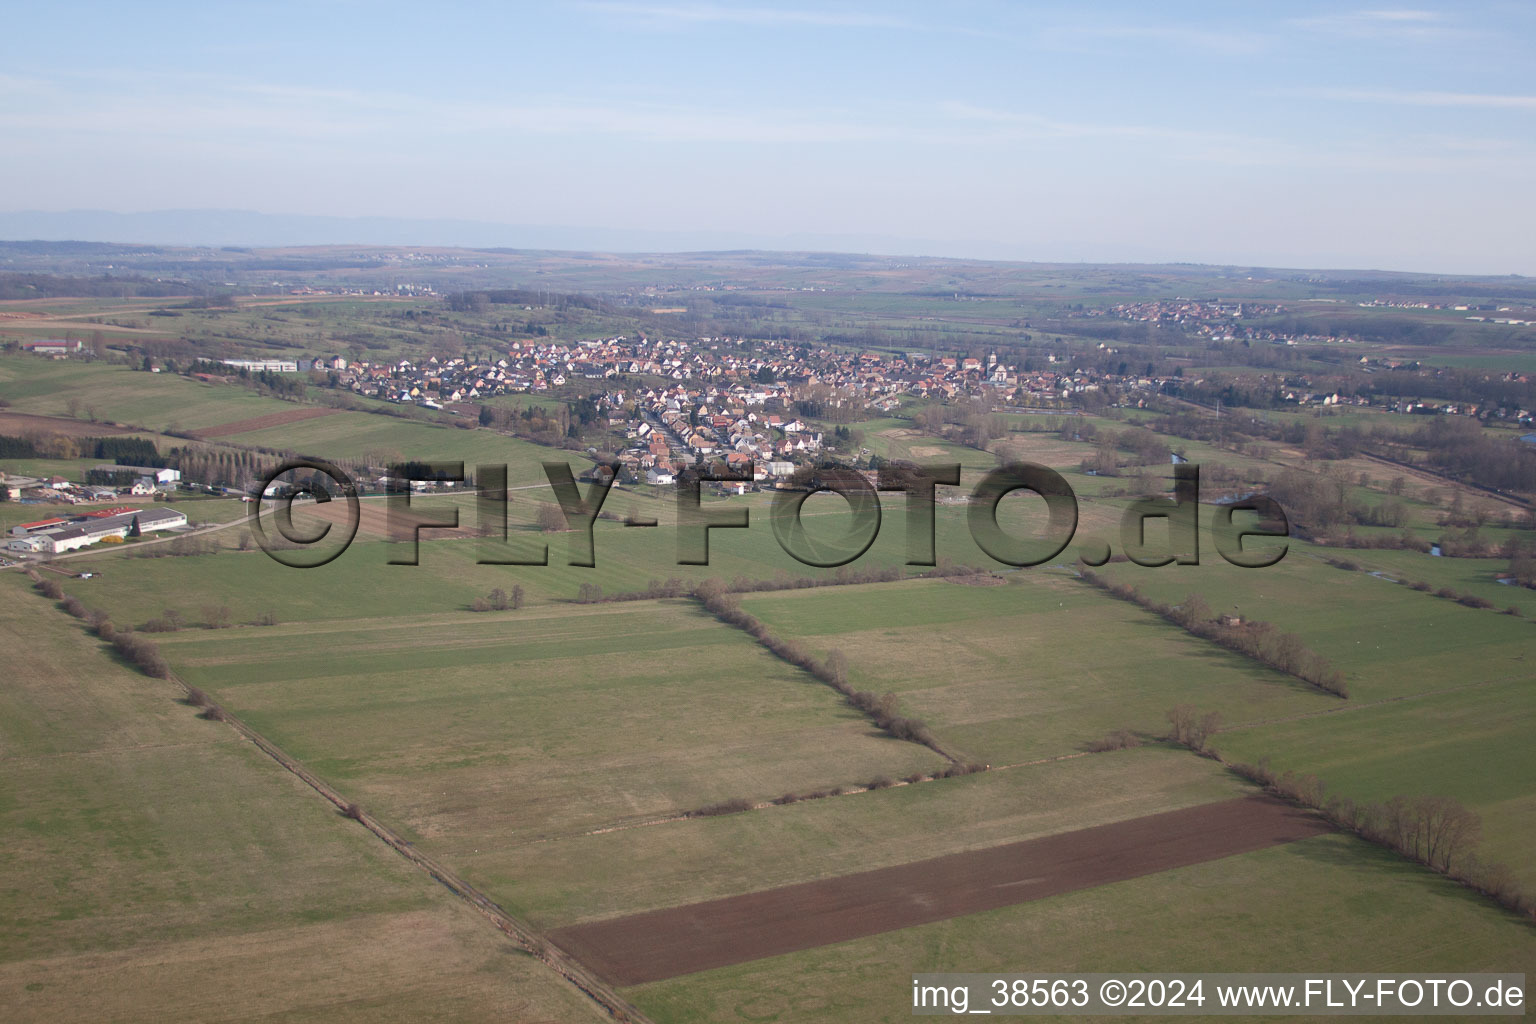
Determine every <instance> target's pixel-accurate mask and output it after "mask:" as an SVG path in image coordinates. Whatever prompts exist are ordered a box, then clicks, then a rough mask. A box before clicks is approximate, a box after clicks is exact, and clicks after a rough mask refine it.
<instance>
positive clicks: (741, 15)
mask: <svg viewBox="0 0 1536 1024" xmlns="http://www.w3.org/2000/svg"><path fill="white" fill-rule="evenodd" d="M582 6H583V7H585V8H587V9H588V10H592V11H598V12H601V13H604V14H610V15H616V16H619V17H622V18H628V19H633V20H637V21H642V22H647V23H650V24H653V25H658V26H668V25H670V26H682V25H710V24H713V25H750V26H755V27H773V26H805V27H812V28H899V29H918V28H921V27H922V26H920V25H918V24H917V23H915V22H912V21H908V20H907V19H905V18H895V17H891V16H889V15H883V14H870V13H866V12H862V11H836V10H825V11H816V10H804V9H795V8H788V7H782V8H781V7H732V6H726V5H722V4H636V3H621V2H614V3H606V2H595V3H586V4H582Z"/></svg>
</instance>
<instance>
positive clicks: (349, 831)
mask: <svg viewBox="0 0 1536 1024" xmlns="http://www.w3.org/2000/svg"><path fill="white" fill-rule="evenodd" d="M24 582H25V580H23V579H21V578H19V577H14V576H12V577H7V578H6V579H4V580H3V581H0V585H3V593H0V634H3V636H4V641H5V646H6V649H7V651H8V652H9V655H8V657H9V662H10V666H11V670H12V674H10V675H9V676H8V679H9V682H8V683H7V686H6V687H5V689H4V691H3V693H0V762H3V764H4V770H3V771H0V834H4V835H5V837H6V840H5V843H4V848H3V851H0V863H3V865H4V871H3V876H4V881H3V882H0V916H3V918H4V920H5V922H6V926H5V928H4V929H3V930H0V1000H3V1001H4V1003H5V1006H6V1019H7V1020H11V1021H17V1022H22V1021H38V1022H42V1021H58V1020H62V1019H87V1018H89V1019H112V1020H121V1021H146V1022H150V1021H154V1022H159V1021H202V1020H209V1019H213V1018H214V1017H217V1019H220V1020H231V1021H234V1020H252V1021H255V1020H272V1019H275V1018H282V1019H287V1020H322V1019H325V1020H373V1021H378V1020H402V1021H404V1020H420V1019H425V1018H429V1017H441V1016H448V1017H459V1018H466V1019H467V1018H478V1019H486V1018H489V1017H493V1016H510V1017H513V1018H517V1019H524V1020H535V1019H560V1020H593V1021H596V1020H598V1019H600V1016H599V1015H598V1014H597V1013H596V1012H595V1011H594V1010H593V1009H592V1008H591V1005H590V1004H589V1003H587V1002H586V1001H585V1000H583V999H582V998H581V997H579V996H578V995H577V994H576V993H575V992H574V990H572V989H571V988H569V986H567V985H566V984H565V983H564V982H562V981H561V980H560V979H559V978H557V977H556V976H555V975H554V974H553V973H552V972H549V971H548V970H547V969H545V968H544V967H543V966H542V965H540V964H539V963H538V962H537V961H535V960H533V959H532V958H531V957H528V956H526V955H521V954H518V953H516V952H515V951H513V950H512V949H510V948H509V946H508V945H507V943H506V942H505V940H503V939H501V938H499V937H498V936H497V935H496V934H495V933H494V932H493V931H491V930H489V929H488V928H486V926H485V925H484V923H483V922H482V921H481V920H480V919H479V918H478V916H477V915H475V914H474V913H473V912H472V911H470V910H469V909H468V908H466V907H464V906H462V905H461V904H459V903H458V902H457V901H456V900H454V899H453V898H452V897H451V896H449V895H448V894H447V893H446V892H445V891H444V890H443V889H441V888H440V887H438V886H436V885H434V884H433V883H432V882H431V880H430V879H428V878H427V877H426V876H425V875H422V874H420V873H418V872H416V871H414V870H413V869H411V868H409V867H408V866H407V865H406V864H405V862H404V861H402V860H400V859H399V858H398V857H396V856H395V855H394V854H392V853H390V852H389V851H388V850H387V849H385V848H384V847H383V846H382V845H381V844H379V843H378V842H377V841H376V840H374V839H373V838H372V837H371V836H369V835H368V834H367V833H365V832H363V831H362V830H361V829H359V828H357V827H356V826H355V825H353V824H352V823H351V822H348V821H346V820H345V819H343V818H341V817H340V816H339V815H337V814H336V813H335V810H334V808H331V807H330V805H328V804H325V803H324V802H323V801H321V800H319V799H317V798H316V797H315V795H314V794H313V793H312V792H311V791H310V790H308V789H306V788H304V787H303V786H302V785H300V784H298V783H297V782H296V781H295V780H294V779H293V778H292V777H291V776H287V775H285V774H284V773H282V772H281V771H280V770H274V769H275V766H274V765H273V763H272V762H271V761H270V760H269V759H267V758H266V757H265V756H264V755H262V754H260V753H259V752H257V751H256V750H255V749H254V748H253V747H251V746H250V745H249V744H247V743H245V742H243V741H241V740H240V739H239V738H238V737H237V736H236V734H235V733H233V732H232V731H230V730H229V729H228V728H227V727H225V726H223V725H220V724H218V723H216V722H208V721H202V720H199V719H198V718H197V717H196V715H195V713H194V712H195V709H194V708H191V707H187V706H185V705H184V704H182V703H179V702H178V701H177V700H176V699H175V697H176V695H177V694H178V693H180V688H179V687H177V686H175V685H174V684H171V683H168V682H164V681H161V680H153V679H146V678H145V677H143V676H141V675H139V674H138V673H137V672H135V671H133V670H131V669H128V668H126V667H124V666H123V665H121V664H119V663H118V662H117V661H116V659H115V658H113V657H112V655H111V654H110V653H109V652H108V650H107V649H106V648H105V646H104V645H102V644H100V643H99V642H97V641H95V640H93V639H91V638H89V637H88V636H87V635H86V634H85V633H84V631H83V630H82V629H81V628H80V626H79V624H78V623H77V622H75V621H74V620H72V619H69V618H66V617H65V616H63V615H61V614H60V613H59V612H57V611H55V610H54V609H53V608H52V607H51V606H50V604H49V603H47V602H45V601H43V600H41V599H39V598H37V597H34V596H32V595H30V594H27V593H24V592H23V588H22V587H21V586H20V585H18V584H20V583H24Z"/></svg>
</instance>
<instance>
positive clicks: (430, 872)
mask: <svg viewBox="0 0 1536 1024" xmlns="http://www.w3.org/2000/svg"><path fill="white" fill-rule="evenodd" d="M170 678H171V679H172V680H173V681H174V682H175V683H176V684H177V685H179V686H180V687H181V688H182V689H183V690H185V691H186V692H187V693H188V695H189V696H190V694H191V692H192V690H193V687H192V686H190V685H188V683H187V682H186V681H185V680H184V679H182V678H181V677H180V676H179V675H177V674H176V673H174V672H172V673H171V676H170ZM210 710H215V711H216V712H217V714H218V719H219V720H220V721H223V722H225V723H226V724H228V725H229V727H230V728H232V729H233V730H234V731H235V732H237V733H239V734H240V735H241V736H242V737H244V738H245V739H246V740H248V741H249V742H250V743H251V744H252V745H254V746H255V747H256V748H257V749H258V750H260V751H261V752H262V753H264V754H266V755H267V756H268V757H270V758H271V759H272V760H274V761H276V762H277V763H278V764H279V765H281V766H282V767H283V768H285V769H287V770H288V771H289V772H290V773H291V774H293V775H294V776H295V777H297V778H298V779H299V781H301V782H303V783H304V784H305V785H306V786H308V787H309V788H311V789H313V790H314V791H315V792H316V793H318V794H320V796H322V797H324V798H325V799H326V800H328V801H330V803H331V804H333V805H334V806H335V807H336V809H337V810H338V811H339V812H341V813H342V814H345V815H346V816H347V817H350V818H352V819H353V820H355V821H356V822H357V823H358V824H360V825H362V826H363V827H364V828H366V829H367V830H368V831H369V832H372V833H373V834H374V836H376V837H377V838H378V839H380V840H381V841H383V842H384V844H385V845H387V846H389V847H390V848H391V849H392V850H394V851H395V852H396V853H397V854H399V855H400V856H401V857H403V858H405V859H406V860H407V861H409V862H410V863H411V864H413V865H415V866H416V867H417V868H419V869H420V870H421V871H423V872H424V873H425V874H426V875H427V876H428V877H430V878H431V879H432V880H433V881H435V882H437V883H438V884H440V885H442V886H443V887H444V888H445V889H447V890H448V891H449V892H451V893H453V894H454V895H455V896H457V897H459V899H461V900H462V901H463V902H465V903H467V904H469V906H471V907H473V908H474V909H475V910H477V911H479V913H480V914H481V916H483V917H485V918H486V919H487V920H488V921H490V923H491V924H492V925H493V926H495V928H496V929H497V930H498V931H500V932H501V933H502V934H504V935H506V936H507V937H508V938H510V939H512V940H513V941H514V942H516V943H517V944H518V945H519V946H521V947H522V948H523V949H525V950H527V951H528V953H530V954H531V955H532V956H533V957H534V958H535V959H537V960H539V961H540V962H541V963H543V964H544V965H545V966H546V967H548V968H550V969H551V970H552V971H554V972H555V973H556V974H558V975H560V976H561V977H562V978H564V979H565V980H566V981H567V982H569V983H570V984H571V985H573V986H575V987H576V988H577V989H579V990H580V991H581V992H582V994H584V995H586V996H587V997H588V998H589V999H591V1000H592V1001H593V1002H595V1003H597V1004H598V1006H600V1007H601V1008H602V1009H603V1010H604V1011H605V1012H606V1013H607V1014H608V1015H609V1016H610V1017H612V1018H613V1019H614V1020H616V1021H621V1022H623V1024H654V1022H653V1021H652V1020H651V1019H650V1018H649V1017H647V1016H646V1015H645V1014H643V1013H641V1012H640V1010H639V1008H638V1007H636V1006H634V1005H633V1004H631V1003H630V1002H629V1001H628V1000H626V999H625V998H624V997H623V996H621V995H619V994H618V992H617V991H615V990H614V989H613V988H612V986H610V985H608V984H607V983H606V982H604V981H603V980H602V979H601V978H599V977H598V976H597V975H596V974H595V973H593V972H592V971H591V970H590V969H588V968H587V966H586V965H585V964H583V963H581V962H580V961H579V960H577V959H575V958H574V957H572V956H570V955H569V954H568V953H566V952H564V951H563V950H561V949H559V948H558V947H556V946H554V945H552V944H551V943H550V942H549V940H547V939H546V938H544V936H542V935H541V934H539V933H538V932H537V931H535V930H534V929H533V927H532V926H530V925H528V924H527V923H525V922H523V921H521V920H519V919H518V918H516V917H514V916H512V915H511V914H510V913H508V912H507V911H506V910H505V909H504V908H502V907H501V905H500V904H498V903H496V902H495V901H494V900H492V899H491V898H490V897H489V896H487V895H486V894H485V893H483V892H481V891H480V890H479V889H477V888H475V887H474V886H473V885H471V884H470V883H469V882H466V881H465V880H464V879H463V878H461V877H459V876H458V875H457V874H456V873H454V872H453V871H452V870H451V869H449V868H448V867H447V866H446V865H444V864H443V863H442V862H441V861H439V860H437V859H436V858H435V857H432V856H430V855H428V854H425V853H422V852H421V851H420V850H417V849H416V847H415V845H414V844H412V843H411V842H410V841H409V840H408V839H405V838H404V837H402V836H401V835H400V834H399V833H397V832H395V831H394V830H393V829H391V828H390V827H389V826H387V825H385V824H384V823H382V822H381V821H379V819H378V818H376V817H375V816H374V815H372V814H369V813H368V812H366V811H363V810H361V809H358V810H356V811H355V812H353V811H352V810H351V809H353V808H355V807H356V805H355V804H353V803H352V802H351V801H349V800H347V799H346V798H345V797H343V796H342V795H341V794H340V793H339V792H337V791H336V790H335V789H333V788H332V787H331V786H329V785H328V784H327V783H325V782H324V781H322V780H321V779H320V778H319V777H318V776H316V775H315V774H314V773H313V772H311V771H309V769H307V768H305V767H304V766H303V765H302V764H301V763H299V762H298V761H296V760H295V759H294V758H292V757H290V756H289V755H288V754H287V753H286V752H284V751H283V749H282V748H281V747H279V746H278V745H277V744H275V743H273V742H272V741H271V740H269V739H267V738H266V737H265V736H263V735H262V734H261V733H259V732H257V731H256V730H255V729H253V728H252V727H251V726H249V725H247V724H246V723H245V722H243V721H241V720H240V719H239V718H238V717H236V716H235V715H232V714H230V713H229V711H227V710H226V709H225V708H224V707H223V706H222V705H218V704H214V705H212V707H211V709H210Z"/></svg>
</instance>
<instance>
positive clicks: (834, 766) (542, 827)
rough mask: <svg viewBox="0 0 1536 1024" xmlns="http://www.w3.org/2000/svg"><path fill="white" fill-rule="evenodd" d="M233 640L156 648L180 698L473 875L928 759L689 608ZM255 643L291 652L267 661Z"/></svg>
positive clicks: (458, 620) (208, 638)
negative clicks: (501, 863)
mask: <svg viewBox="0 0 1536 1024" xmlns="http://www.w3.org/2000/svg"><path fill="white" fill-rule="evenodd" d="M242 632H243V633H244V635H241V636H239V637H232V636H228V635H223V634H219V633H214V634H206V633H201V632H200V631H191V632H183V633H179V634H176V635H175V636H174V637H172V638H170V639H168V640H167V641H166V642H165V643H164V644H163V646H164V649H165V651H166V653H167V655H168V657H170V658H171V659H172V661H173V662H174V663H175V664H176V665H177V667H178V671H179V672H180V673H181V674H182V676H183V677H184V678H185V679H186V680H187V681H188V682H190V683H192V684H194V685H197V686H200V687H202V688H204V689H206V690H208V691H209V692H210V693H212V694H214V695H215V697H216V698H217V699H218V700H220V701H221V702H222V703H224V704H226V705H227V706H228V707H230V708H231V709H232V710H233V711H235V713H236V714H238V715H239V716H240V717H241V718H242V719H244V720H246V721H247V722H249V723H250V724H251V725H252V726H254V727H255V728H256V729H258V730H259V731H261V732H263V733H264V734H266V735H268V736H269V737H270V738H271V739H273V741H274V742H276V743H277V744H278V745H279V746H281V747H283V748H284V749H285V750H287V751H288V752H289V753H291V754H292V755H294V756H296V757H298V758H299V759H301V760H302V761H304V762H305V763H306V764H308V765H310V767H311V768H313V769H314V770H315V771H316V772H318V773H319V774H321V775H322V776H323V777H324V778H326V779H328V780H329V781H331V782H333V783H334V784H335V785H337V786H338V787H340V788H341V789H343V790H346V791H347V792H349V793H352V794H354V795H355V798H356V799H357V800H358V801H359V802H361V803H363V804H364V805H365V806H368V807H369V808H371V809H373V810H375V811H377V812H378V813H379V814H381V815H382V816H384V817H385V819H386V820H390V821H392V822H394V823H395V824H396V826H397V827H398V828H400V829H401V830H403V831H405V832H406V833H407V834H408V835H410V836H411V837H413V838H415V839H418V840H419V841H420V842H422V844H423V845H424V846H426V847H429V848H433V849H441V850H442V851H444V853H445V854H447V855H449V856H453V857H460V856H462V857H463V858H465V859H466V860H467V861H469V862H471V863H474V862H476V860H477V859H476V858H475V857H474V856H473V854H474V853H475V852H480V851H483V854H484V855H485V856H489V857H494V856H495V854H496V851H498V850H501V849H505V848H507V847H508V846H515V845H521V844H524V843H528V842H535V841H538V840H540V839H543V838H548V837H550V836H554V835H563V834H567V833H573V832H575V833H580V832H582V831H587V830H592V829H597V828H602V827H605V826H611V825H614V824H618V823H621V822H625V821H635V820H645V819H648V818H655V817H666V816H674V815H678V814H681V813H684V812H687V811H690V810H693V809H695V808H698V807H701V806H704V805H706V804H710V803H715V802H717V801H721V800H725V799H730V798H740V797H745V798H748V799H752V800H761V801H766V800H769V799H771V798H773V797H775V796H777V795H779V794H780V793H782V792H784V791H785V790H793V789H804V788H809V787H813V786H816V785H820V784H824V783H825V782H826V781H828V780H834V781H839V782H848V783H854V782H860V781H863V780H866V779H870V778H873V777H875V776H878V775H882V774H883V775H887V776H892V777H898V776H901V775H904V774H907V773H909V772H912V771H914V770H919V769H932V768H936V767H938V766H940V765H942V763H943V762H942V761H941V760H940V759H939V758H938V757H937V755H935V754H933V752H932V751H929V750H927V749H926V748H924V747H921V746H919V745H917V744H912V743H902V742H899V741H896V740H893V739H890V738H889V737H886V736H883V735H881V734H879V733H877V732H876V731H874V730H873V729H872V728H871V727H870V726H869V724H868V722H867V721H866V720H865V719H864V718H863V716H861V715H859V714H858V713H857V712H855V711H854V710H853V709H852V708H847V707H844V706H842V705H841V704H840V702H839V700H838V699H837V696H836V694H834V693H833V692H832V691H831V690H829V689H828V688H827V687H825V686H822V685H821V684H819V683H817V682H815V681H814V680H812V679H811V678H810V677H808V676H806V675H804V674H803V673H800V672H798V671H796V670H795V669H793V668H790V667H789V666H786V665H783V664H782V663H779V662H777V661H776V659H774V658H773V657H772V656H771V655H769V654H768V653H767V652H765V651H762V650H761V649H760V648H758V647H757V646H756V645H755V644H753V643H751V641H750V640H748V639H747V638H746V637H743V636H742V635H740V634H739V633H736V632H735V631H733V630H729V629H726V628H724V627H722V626H720V625H719V624H718V623H716V622H714V620H713V619H712V618H710V617H708V616H706V615H704V614H702V613H701V612H700V611H699V610H698V609H697V607H696V606H694V605H693V604H692V603H685V602H677V603H670V602H664V603H649V602H648V603H644V604H638V605H607V606H598V607H597V608H594V609H583V610H579V611H576V610H571V609H560V610H554V609H550V610H543V611H538V612H527V613H507V614H497V613H492V614H486V615H473V614H470V615H464V614H459V615H433V616H419V617H411V616H396V617H393V618H392V619H390V620H388V621H387V622H383V623H372V622H367V621H356V620H351V621H339V622H335V623H333V624H330V625H329V626H328V627H326V628H317V627H316V626H314V625H310V624H302V625H298V626H295V627H284V626H279V627H275V628H270V629H254V630H249V631H242ZM273 644H280V645H282V646H284V647H289V648H291V649H292V650H294V651H295V653H296V655H297V656H296V657H294V658H293V659H291V660H289V661H287V662H285V663H282V664H277V665H274V664H273V663H272V661H271V659H270V655H269V652H270V651H271V649H272V645H273ZM301 652H302V653H301ZM491 808H494V809H495V810H494V812H491V811H490V809H491Z"/></svg>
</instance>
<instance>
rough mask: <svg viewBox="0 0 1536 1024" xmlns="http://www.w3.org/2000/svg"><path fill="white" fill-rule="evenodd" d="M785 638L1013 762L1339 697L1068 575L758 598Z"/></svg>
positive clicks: (946, 733) (978, 749)
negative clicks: (1176, 718) (1116, 733)
mask: <svg viewBox="0 0 1536 1024" xmlns="http://www.w3.org/2000/svg"><path fill="white" fill-rule="evenodd" d="M744 606H745V607H746V608H747V610H748V611H750V612H752V614H754V615H756V616H758V617H759V618H761V619H763V620H764V621H765V622H767V623H768V624H769V625H770V626H772V627H773V628H774V629H775V630H777V631H780V632H782V633H785V634H787V635H791V636H798V637H804V638H806V639H807V641H808V642H809V643H810V644H811V645H812V646H813V647H815V648H817V649H820V650H830V649H833V648H836V649H838V650H841V651H842V652H843V653H844V654H846V655H847V657H848V659H849V661H850V663H851V664H852V666H853V667H852V672H851V678H852V681H853V682H854V684H855V685H857V686H859V687H861V688H865V689H871V690H875V691H877V692H883V691H885V690H892V691H894V692H895V693H897V694H898V695H899V696H901V697H902V699H903V701H904V703H905V705H906V706H907V707H908V708H910V709H911V712H912V713H913V714H916V715H918V716H920V717H922V718H924V719H925V720H927V721H928V722H929V723H931V724H932V725H933V726H934V728H935V730H936V731H937V732H938V734H939V735H940V736H941V737H943V738H944V739H945V740H946V741H947V742H949V743H952V744H953V745H954V746H956V747H957V748H959V749H960V750H963V751H965V752H966V753H967V754H969V755H970V756H971V757H973V758H975V759H978V760H982V761H986V762H991V763H1003V764H1007V763H1016V762H1019V761H1025V760H1030V759H1034V758H1040V757H1050V756H1055V755H1059V754H1064V753H1069V752H1071V751H1074V750H1080V749H1082V748H1083V746H1084V745H1085V744H1087V743H1088V742H1089V741H1091V740H1095V739H1098V738H1099V737H1101V736H1103V735H1104V734H1105V733H1107V732H1109V731H1111V730H1113V729H1119V728H1128V729H1132V730H1134V731H1137V732H1140V733H1143V734H1146V735H1161V733H1162V732H1163V731H1164V730H1165V729H1166V722H1165V721H1164V717H1163V716H1164V712H1166V711H1167V710H1168V709H1169V708H1170V707H1172V706H1174V705H1175V704H1179V703H1184V702H1191V703H1196V704H1199V705H1200V706H1201V707H1205V708H1209V709H1211V710H1216V711H1219V712H1221V714H1222V716H1223V718H1224V719H1226V720H1227V721H1252V720H1256V719H1260V720H1262V719H1266V718H1275V717H1283V716H1287V715H1292V714H1305V713H1309V712H1315V711H1322V710H1327V709H1329V708H1331V707H1333V706H1335V705H1336V704H1337V703H1338V699H1337V698H1335V697H1330V696H1327V695H1324V694H1320V693H1318V692H1316V691H1314V690H1311V689H1310V688H1308V687H1306V686H1305V685H1304V684H1301V683H1300V682H1299V681H1297V680H1295V679H1292V678H1290V677H1288V676H1284V675H1281V674H1280V673H1277V672H1272V671H1268V670H1265V669H1262V668H1259V667H1257V666H1255V665H1253V664H1252V663H1251V662H1248V661H1247V660H1246V659H1244V658H1242V657H1240V656H1238V655H1235V654H1231V653H1228V652H1226V651H1222V650H1220V649H1219V648H1214V647H1212V646H1211V645H1209V644H1207V643H1206V642H1205V641H1202V640H1198V639H1196V638H1194V637H1190V636H1187V635H1184V634H1183V633H1181V632H1180V631H1178V630H1175V629H1171V628H1170V627H1169V626H1168V625H1167V624H1166V623H1164V622H1162V621H1160V620H1158V619H1156V618H1155V617H1153V616H1151V615H1149V614H1147V613H1146V612H1143V611H1141V610H1140V609H1138V608H1134V607H1132V606H1130V605H1127V604H1125V603H1124V602H1120V601H1115V600H1114V599H1113V598H1110V597H1108V596H1106V595H1104V594H1102V593H1099V592H1097V591H1094V590H1092V589H1090V588H1088V587H1086V586H1084V585H1082V584H1081V583H1078V582H1077V581H1075V580H1073V579H1070V578H1068V577H1067V576H1066V575H1064V574H1062V573H1061V572H1060V571H1059V570H1040V569H1027V570H1022V571H1020V572H1018V573H1014V574H1011V575H1010V577H1009V583H1008V585H1006V586H994V587H974V586H965V585H961V584H957V583H954V582H951V581H947V580H933V581H914V582H910V583H895V584H877V585H874V586H869V587H859V588H856V590H855V591H854V592H851V593H850V592H845V591H844V590H842V589H839V590H836V591H832V590H818V591H800V592H789V593H780V594H764V595H758V596H753V597H752V598H750V599H748V600H747V601H746V602H745V605H744Z"/></svg>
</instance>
